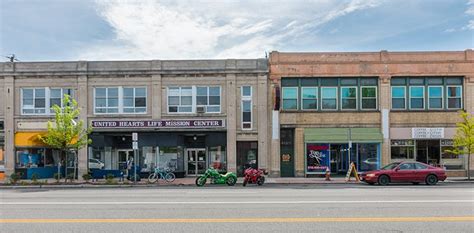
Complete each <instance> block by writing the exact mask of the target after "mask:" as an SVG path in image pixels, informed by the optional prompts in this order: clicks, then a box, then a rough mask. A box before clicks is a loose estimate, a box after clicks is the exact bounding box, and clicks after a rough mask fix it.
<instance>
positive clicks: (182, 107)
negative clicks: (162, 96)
mask: <svg viewBox="0 0 474 233" xmlns="http://www.w3.org/2000/svg"><path fill="white" fill-rule="evenodd" d="M168 112H170V113H172V112H175V113H191V112H193V90H192V87H169V88H168Z"/></svg>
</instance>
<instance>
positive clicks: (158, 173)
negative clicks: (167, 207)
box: [148, 168, 176, 183]
mask: <svg viewBox="0 0 474 233" xmlns="http://www.w3.org/2000/svg"><path fill="white" fill-rule="evenodd" d="M158 179H162V180H165V181H166V182H168V183H170V182H173V181H174V180H175V179H176V175H175V174H174V173H173V172H172V171H171V169H169V168H166V169H165V170H162V169H159V168H155V172H153V173H151V174H150V175H149V176H148V182H150V183H155V182H156V181H158Z"/></svg>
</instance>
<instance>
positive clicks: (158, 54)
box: [0, 0, 474, 61]
mask: <svg viewBox="0 0 474 233" xmlns="http://www.w3.org/2000/svg"><path fill="white" fill-rule="evenodd" d="M473 33H474V0H425V1H421V0H393V1H391V0H340V1H339V0H314V1H310V0H291V1H290V0H288V1H283V0H273V1H265V0H259V1H256V0H255V1H250V0H240V1H237V0H234V1H219V0H206V1H197V0H194V1H184V0H182V1H171V0H170V1H152V0H143V1H138V0H136V1H131V0H130V1H112V0H107V1H105V0H103V1H102V0H0V55H1V56H2V58H3V57H4V56H7V55H8V54H12V53H14V54H16V56H17V57H18V59H20V60H21V61H50V60H135V59H203V58H255V57H264V56H265V52H269V51H273V50H278V51H301V52H309V51H314V52H322V51H380V50H389V51H425V50H428V51H433V50H443V51H445V50H447V51H450V50H465V49H469V48H473V47H474V46H473V45H474V42H473ZM1 61H3V60H1Z"/></svg>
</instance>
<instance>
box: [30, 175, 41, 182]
mask: <svg viewBox="0 0 474 233" xmlns="http://www.w3.org/2000/svg"><path fill="white" fill-rule="evenodd" d="M38 178H39V175H38V174H37V173H33V174H32V175H31V181H33V183H36V182H38Z"/></svg>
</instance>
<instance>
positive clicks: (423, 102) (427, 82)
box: [391, 77, 463, 110]
mask: <svg viewBox="0 0 474 233" xmlns="http://www.w3.org/2000/svg"><path fill="white" fill-rule="evenodd" d="M462 82H463V80H462V78H461V77H394V78H392V79H391V85H392V87H391V90H392V91H391V94H392V95H391V96H392V109H394V110H405V109H408V110H443V109H447V110H450V109H453V110H454V109H461V108H462V102H463V101H462V87H463V85H462ZM407 103H408V104H407Z"/></svg>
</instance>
